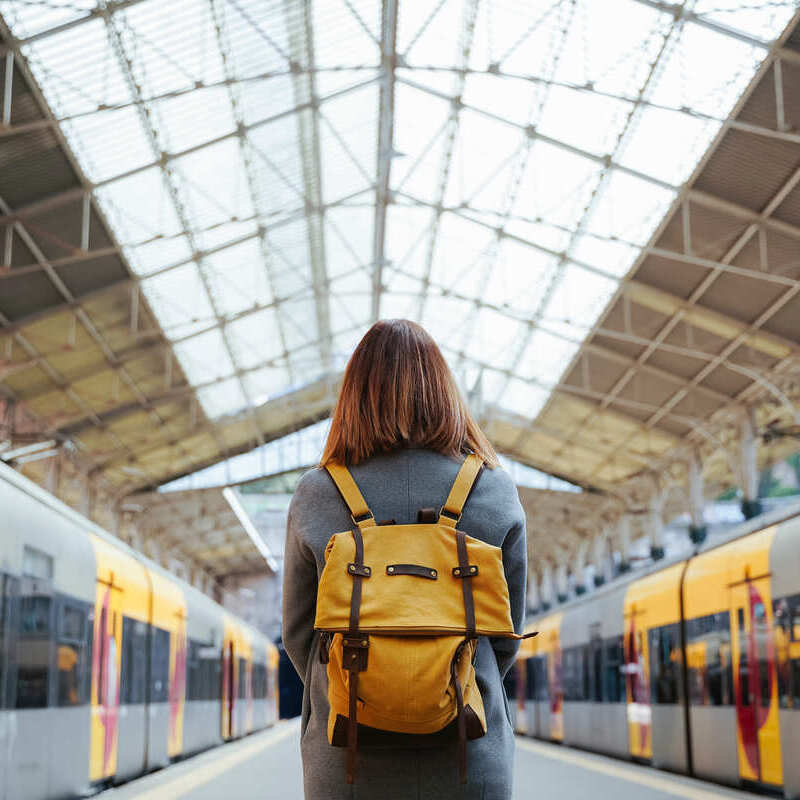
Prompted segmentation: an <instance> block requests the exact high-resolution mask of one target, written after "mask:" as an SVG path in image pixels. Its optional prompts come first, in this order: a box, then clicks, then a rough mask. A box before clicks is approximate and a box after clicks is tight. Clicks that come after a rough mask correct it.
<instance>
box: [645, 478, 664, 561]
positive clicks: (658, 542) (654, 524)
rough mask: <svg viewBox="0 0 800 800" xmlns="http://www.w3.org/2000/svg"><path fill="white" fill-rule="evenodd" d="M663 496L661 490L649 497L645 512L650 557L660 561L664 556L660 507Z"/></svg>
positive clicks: (662, 521)
mask: <svg viewBox="0 0 800 800" xmlns="http://www.w3.org/2000/svg"><path fill="white" fill-rule="evenodd" d="M663 505H664V497H663V495H662V493H661V492H658V493H656V494H654V495H653V496H652V497H651V498H650V508H649V510H648V514H647V528H648V532H647V533H648V536H649V538H650V558H652V559H653V561H660V560H661V559H662V558H664V552H665V551H664V518H663V516H662V513H661V512H662V507H663Z"/></svg>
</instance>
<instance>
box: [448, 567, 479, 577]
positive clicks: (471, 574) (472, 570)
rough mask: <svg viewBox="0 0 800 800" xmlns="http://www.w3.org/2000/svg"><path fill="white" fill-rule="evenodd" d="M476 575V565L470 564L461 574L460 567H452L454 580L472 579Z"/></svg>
mask: <svg viewBox="0 0 800 800" xmlns="http://www.w3.org/2000/svg"><path fill="white" fill-rule="evenodd" d="M477 574H478V565H477V564H470V565H469V569H468V570H467V571H466V572H465V573H463V574H462V572H461V567H453V577H454V578H474V577H475V576H476V575H477Z"/></svg>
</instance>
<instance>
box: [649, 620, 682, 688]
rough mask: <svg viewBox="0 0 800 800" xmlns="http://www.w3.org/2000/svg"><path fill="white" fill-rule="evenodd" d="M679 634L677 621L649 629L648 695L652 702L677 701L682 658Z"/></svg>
mask: <svg viewBox="0 0 800 800" xmlns="http://www.w3.org/2000/svg"><path fill="white" fill-rule="evenodd" d="M679 634H680V629H679V626H678V624H677V623H675V624H672V625H663V626H662V627H660V628H651V629H650V632H649V649H650V696H651V698H652V702H654V703H662V704H670V703H677V702H678V701H679V688H680V681H679V676H680V667H681V658H682V656H681V644H680V635H679Z"/></svg>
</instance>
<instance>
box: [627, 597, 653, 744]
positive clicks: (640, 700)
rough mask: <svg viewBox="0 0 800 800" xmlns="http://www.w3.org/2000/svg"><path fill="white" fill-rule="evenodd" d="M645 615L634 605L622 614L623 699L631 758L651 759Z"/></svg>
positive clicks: (651, 713) (650, 717) (651, 741)
mask: <svg viewBox="0 0 800 800" xmlns="http://www.w3.org/2000/svg"><path fill="white" fill-rule="evenodd" d="M644 617H645V614H644V610H643V609H637V607H636V606H635V605H632V606H631V607H630V608H627V609H626V610H625V643H624V657H625V664H624V668H623V671H624V673H625V698H626V702H627V708H628V748H629V752H630V754H631V755H632V756H633V757H634V758H646V759H650V758H652V756H653V739H652V717H653V710H652V707H651V705H650V664H649V658H648V647H647V645H648V642H647V636H646V631H645V619H644Z"/></svg>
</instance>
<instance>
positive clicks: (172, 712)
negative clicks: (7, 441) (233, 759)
mask: <svg viewBox="0 0 800 800" xmlns="http://www.w3.org/2000/svg"><path fill="white" fill-rule="evenodd" d="M0 509H1V510H2V514H0V800H44V799H45V798H55V797H58V798H62V797H75V796H79V795H85V794H87V793H90V792H92V791H94V790H95V789H97V788H99V787H102V786H103V785H106V784H111V783H117V782H121V781H124V780H127V779H130V778H132V777H134V776H136V775H139V774H141V773H144V772H148V771H150V770H152V769H156V768H158V767H162V766H165V765H166V764H168V763H169V762H170V761H171V760H173V759H175V758H178V757H180V756H183V755H186V754H189V753H193V752H197V751H199V750H202V749H205V748H208V747H213V746H214V745H217V744H221V743H222V742H223V741H225V740H228V739H232V738H236V737H240V736H244V735H245V734H247V733H250V732H251V731H255V730H258V729H260V728H264V727H266V726H269V725H272V724H273V723H274V722H275V721H276V719H277V716H278V705H277V702H278V686H277V683H278V681H277V671H278V651H277V648H276V647H275V646H274V645H273V644H272V643H271V642H270V641H268V640H267V639H266V638H265V637H264V636H263V635H262V634H260V633H259V632H258V631H256V630H255V629H253V628H251V627H250V626H249V625H247V624H245V623H244V622H242V621H241V620H238V619H236V618H235V617H233V616H232V615H230V614H228V613H227V612H226V611H225V610H224V609H223V608H222V607H220V606H219V605H217V604H216V603H214V602H213V601H212V600H210V599H209V598H208V597H206V596H205V595H204V594H202V593H201V592H199V591H198V590H196V589H194V588H193V587H191V586H189V585H188V584H186V583H184V582H183V581H180V580H178V579H176V578H175V577H174V576H172V575H170V574H169V573H167V572H166V571H164V570H163V569H161V568H160V567H159V566H157V565H156V564H154V563H152V562H151V561H148V560H147V559H146V558H144V557H142V556H141V555H139V554H138V553H136V552H134V551H133V550H131V549H130V548H129V547H127V546H126V545H124V544H123V543H122V542H120V541H118V540H117V539H115V538H114V537H112V536H110V535H109V534H108V533H106V532H105V531H103V530H102V529H100V528H98V527H97V526H96V525H93V524H92V523H91V522H89V521H88V520H87V519H85V518H84V517H82V516H80V515H79V514H77V513H75V512H74V511H72V510H71V509H69V508H68V507H66V506H65V505H63V504H62V503H60V502H59V501H57V500H55V499H54V498H53V497H52V496H50V495H49V494H48V493H46V492H44V491H43V490H42V489H40V488H39V487H38V486H36V485H34V484H33V483H31V482H30V481H28V480H27V479H25V478H24V477H22V476H21V475H19V474H18V473H17V472H15V471H14V470H12V469H10V468H8V467H6V466H4V465H2V464H0Z"/></svg>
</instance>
